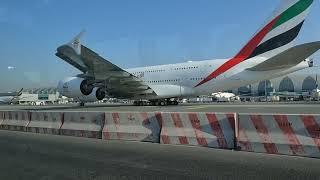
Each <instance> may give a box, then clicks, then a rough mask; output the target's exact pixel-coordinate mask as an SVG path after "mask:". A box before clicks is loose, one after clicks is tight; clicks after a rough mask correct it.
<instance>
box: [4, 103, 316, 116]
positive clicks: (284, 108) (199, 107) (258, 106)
mask: <svg viewBox="0 0 320 180" xmlns="http://www.w3.org/2000/svg"><path fill="white" fill-rule="evenodd" d="M0 110H47V111H164V112H238V113H289V114H301V113H311V114H319V113H320V112H319V110H320V104H319V103H318V104H311V103H300V104H278V103H254V104H253V103H250V104H249V103H244V104H183V105H178V106H167V107H154V106H146V107H137V106H132V105H124V104H105V105H94V104H91V105H90V104H89V105H87V106H86V107H79V106H77V105H51V106H21V105H11V106H6V105H3V106H0Z"/></svg>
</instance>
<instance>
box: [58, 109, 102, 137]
mask: <svg viewBox="0 0 320 180" xmlns="http://www.w3.org/2000/svg"><path fill="white" fill-rule="evenodd" d="M103 125H104V112H64V118H63V124H62V126H61V128H60V133H61V135H66V136H77V137H87V138H97V139H101V134H102V128H103Z"/></svg>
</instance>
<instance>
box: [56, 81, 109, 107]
mask: <svg viewBox="0 0 320 180" xmlns="http://www.w3.org/2000/svg"><path fill="white" fill-rule="evenodd" d="M58 91H59V93H60V94H61V95H63V96H66V97H69V98H73V99H74V100H78V101H81V102H94V101H99V100H102V99H103V98H105V96H106V92H105V90H104V89H103V88H99V87H94V86H93V85H92V84H89V81H88V80H86V79H83V78H78V77H70V78H66V79H65V80H63V81H60V82H59V85H58Z"/></svg>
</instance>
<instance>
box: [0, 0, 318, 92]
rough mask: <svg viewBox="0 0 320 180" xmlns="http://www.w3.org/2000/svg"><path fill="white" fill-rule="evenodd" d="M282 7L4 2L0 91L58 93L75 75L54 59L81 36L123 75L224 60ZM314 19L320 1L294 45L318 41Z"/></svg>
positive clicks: (204, 1) (235, 2) (206, 2)
mask: <svg viewBox="0 0 320 180" xmlns="http://www.w3.org/2000/svg"><path fill="white" fill-rule="evenodd" d="M279 1H280V0H268V1H261V0H246V1H239V0H229V1H218V0H161V1H160V0H157V1H156V0H136V1H134V0H95V1H84V0H68V1H64V0H32V1H18V0H3V1H1V4H0V27H1V30H0V40H1V43H0V46H1V47H0V54H1V56H0V58H1V61H0V65H1V66H0V67H1V71H0V75H1V78H0V84H1V87H0V90H12V89H18V88H20V87H25V88H33V87H34V88H36V87H49V86H56V85H57V83H58V81H59V80H60V79H62V78H64V77H66V76H72V75H75V74H77V73H79V72H78V71H77V70H75V69H74V68H73V67H71V66H70V65H68V64H67V63H65V62H64V61H62V60H60V59H59V58H57V57H56V56H55V55H54V54H55V51H56V48H57V47H58V46H59V45H61V44H62V43H65V42H67V41H69V40H70V39H72V38H73V36H75V35H76V34H77V33H79V32H80V31H81V30H82V29H85V30H86V34H85V36H84V37H83V43H84V44H85V45H86V46H88V47H90V48H92V49H93V50H95V51H96V52H98V53H99V54H100V55H102V56H103V57H105V58H106V59H108V60H110V61H112V62H113V63H115V64H117V65H119V66H120V67H123V68H130V67H137V66H145V65H156V64H166V63H178V62H184V61H188V60H206V59H215V58H228V57H231V56H233V55H234V54H235V53H236V52H237V51H238V50H239V49H240V48H241V47H242V46H243V45H244V44H245V43H246V42H247V41H248V39H249V38H250V37H251V36H252V35H253V34H254V33H255V32H256V31H257V29H258V28H259V27H260V26H261V25H263V23H264V22H265V21H266V19H267V18H268V17H269V16H270V15H271V13H272V11H273V10H274V9H275V8H276V7H277V5H278V3H279ZM319 12H320V6H319V1H317V2H316V3H315V4H314V5H313V7H312V11H311V14H310V15H309V17H308V19H307V21H306V23H305V25H304V27H303V29H302V31H301V33H300V35H299V39H298V41H297V43H303V42H310V41H316V40H320V23H319ZM316 58H317V59H320V55H319V53H318V54H316ZM8 66H13V67H16V68H14V69H12V68H8Z"/></svg>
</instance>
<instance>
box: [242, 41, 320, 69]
mask: <svg viewBox="0 0 320 180" xmlns="http://www.w3.org/2000/svg"><path fill="white" fill-rule="evenodd" d="M319 49H320V41H316V42H311V43H306V44H301V45H298V46H294V47H292V48H290V49H288V50H286V51H284V52H282V53H280V54H278V55H276V56H274V57H272V58H270V59H268V60H266V61H264V62H263V63H260V64H258V65H257V66H254V67H252V68H249V69H247V70H249V71H270V70H275V69H283V68H290V67H293V66H295V65H297V64H299V63H301V62H302V61H304V60H306V59H307V58H308V57H310V56H311V55H312V54H314V53H315V52H316V51H318V50H319Z"/></svg>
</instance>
